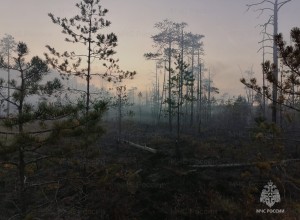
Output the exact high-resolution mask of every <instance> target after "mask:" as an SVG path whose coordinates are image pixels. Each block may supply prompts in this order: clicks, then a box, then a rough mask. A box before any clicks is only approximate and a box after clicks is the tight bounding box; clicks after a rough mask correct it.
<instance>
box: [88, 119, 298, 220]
mask: <svg viewBox="0 0 300 220" xmlns="http://www.w3.org/2000/svg"><path fill="white" fill-rule="evenodd" d="M127 126H128V127H129V129H128V130H125V132H124V133H123V137H122V138H124V139H126V140H128V141H131V142H134V143H137V144H141V145H144V144H146V145H147V146H148V147H151V148H154V149H157V150H158V151H159V152H158V153H157V154H153V153H150V152H148V151H144V150H141V149H138V148H135V147H133V146H130V145H128V144H123V143H120V142H118V138H117V136H116V132H115V130H114V128H113V127H110V128H108V130H107V133H106V135H105V136H104V137H103V138H102V139H101V140H100V141H99V143H98V146H100V148H101V159H100V160H101V163H102V165H103V166H102V168H103V170H105V172H106V174H105V175H106V176H109V180H107V182H105V181H103V182H102V184H103V185H102V186H101V187H103V188H102V189H101V190H100V192H99V198H98V199H100V198H101V199H100V200H101V201H102V202H101V204H102V205H103V206H102V205H100V203H98V202H99V201H98V200H97V199H96V200H95V201H94V204H98V205H99V206H98V207H97V210H102V211H101V213H102V214H103V216H102V217H103V219H105V218H107V219H254V218H255V219H299V218H300V217H299V216H300V200H299V198H300V173H299V172H298V167H299V165H300V163H299V161H298V162H296V161H292V162H287V163H273V162H269V161H281V160H285V159H293V158H294V159H295V158H299V147H298V146H297V144H295V143H290V142H286V143H283V142H282V141H279V140H274V141H272V142H270V141H269V140H261V139H258V138H255V134H252V133H251V132H246V133H247V135H245V134H240V133H239V132H238V133H232V132H231V133H230V132H228V131H227V132H224V131H218V132H216V131H213V132H203V133H202V134H201V135H199V134H191V133H190V134H189V132H188V130H186V132H185V133H184V132H183V134H182V136H181V140H180V142H179V147H180V151H181V157H180V158H177V157H176V153H175V152H176V151H175V146H176V144H178V143H177V142H176V140H175V138H174V137H172V136H170V135H169V134H167V133H166V132H165V129H164V128H161V129H160V128H151V127H149V126H144V127H143V126H134V125H132V124H129V125H127ZM254 162H255V163H256V164H255V165H250V166H242V164H247V163H254ZM233 163H234V164H241V166H237V167H230V166H229V167H222V166H221V167H218V166H219V165H220V164H233ZM206 165H212V167H205V166H206ZM214 165H215V167H213V166H214ZM269 180H272V181H273V182H274V184H275V185H276V186H277V188H278V190H279V192H280V195H281V202H280V203H277V204H275V205H274V206H273V207H272V208H273V209H281V210H282V209H284V214H259V213H256V212H257V209H267V208H268V207H267V206H266V205H265V204H262V203H260V201H259V199H260V195H261V191H262V189H263V188H264V186H265V185H266V184H267V183H268V182H269ZM95 208H96V207H95ZM91 219H92V218H91ZM95 219H97V218H95Z"/></svg>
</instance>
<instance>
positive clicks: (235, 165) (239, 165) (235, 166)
mask: <svg viewBox="0 0 300 220" xmlns="http://www.w3.org/2000/svg"><path fill="white" fill-rule="evenodd" d="M291 162H300V159H288V160H282V161H266V162H263V163H269V164H270V165H271V166H275V165H278V164H281V165H283V164H286V163H291ZM260 163H262V162H253V163H229V164H207V165H191V167H194V168H243V167H252V166H253V167H254V166H258V165H259V164H260Z"/></svg>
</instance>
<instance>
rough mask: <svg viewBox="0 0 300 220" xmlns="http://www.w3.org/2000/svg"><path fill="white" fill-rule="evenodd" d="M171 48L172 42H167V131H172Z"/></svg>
mask: <svg viewBox="0 0 300 220" xmlns="http://www.w3.org/2000/svg"><path fill="white" fill-rule="evenodd" d="M171 49H172V44H171V41H170V42H169V54H168V55H169V101H168V110H169V131H170V132H172V106H171V102H172V93H171V77H172V76H171Z"/></svg>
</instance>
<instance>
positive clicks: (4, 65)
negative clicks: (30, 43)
mask: <svg viewBox="0 0 300 220" xmlns="http://www.w3.org/2000/svg"><path fill="white" fill-rule="evenodd" d="M28 53H29V50H28V47H27V45H26V44H25V43H23V42H19V43H18V45H17V49H16V53H15V54H14V56H13V59H12V60H13V61H11V62H10V63H8V62H7V61H5V59H4V58H3V57H1V58H0V68H1V69H11V70H13V71H14V72H15V73H16V74H17V78H14V79H11V80H10V81H9V82H6V81H5V80H4V79H0V97H1V100H5V101H7V102H9V103H10V104H11V105H12V106H13V107H14V109H13V110H12V111H11V117H9V118H6V119H5V120H4V121H3V123H2V124H1V130H2V131H1V134H5V135H9V138H7V139H1V141H0V146H1V147H0V164H1V166H2V167H1V170H2V168H4V170H7V171H8V178H7V181H8V184H6V185H7V186H8V187H10V188H11V187H12V186H13V182H11V181H12V178H9V177H10V175H11V174H12V173H15V174H16V175H17V176H16V179H17V187H16V189H17V192H18V195H14V192H13V191H11V192H12V194H13V195H12V198H14V197H16V198H17V199H16V200H15V201H10V202H13V203H15V204H16V208H18V210H19V211H18V214H17V216H19V217H20V219H23V218H24V217H25V216H26V215H27V214H28V213H29V212H30V210H31V208H33V206H32V205H33V204H32V203H33V201H32V196H31V193H32V190H33V187H34V185H38V184H37V183H36V182H35V181H34V173H35V171H37V170H38V164H40V163H41V162H42V161H45V160H48V159H50V158H52V157H53V156H54V154H53V152H52V151H51V150H50V149H51V148H49V146H50V145H51V143H52V144H53V143H54V142H55V140H56V139H55V138H57V137H55V135H54V134H53V132H57V131H58V129H55V128H53V126H52V125H53V122H55V121H60V122H61V123H63V122H64V118H65V117H67V116H69V115H71V114H74V113H75V112H76V107H74V108H73V107H71V106H63V105H62V104H61V103H60V102H57V101H55V95H56V94H58V93H59V92H61V91H62V84H61V82H60V80H59V79H57V78H54V79H53V80H50V81H47V82H46V81H44V80H43V79H44V77H45V76H47V75H48V74H49V68H48V65H47V63H46V61H43V60H42V59H41V58H39V57H37V56H34V57H32V58H31V59H30V61H27V60H28V58H27V55H28ZM7 83H8V84H9V86H10V89H11V90H12V95H11V97H10V98H7V97H6V96H5V95H4V93H5V90H6V89H7V87H8V86H7ZM38 97H42V98H40V99H38ZM49 127H50V128H49ZM9 173H10V174H9ZM37 181H41V180H40V179H38V180H37ZM30 192H31V193H30ZM1 206H2V205H1ZM10 211H11V210H8V213H10ZM12 213H13V211H12V212H11V214H12Z"/></svg>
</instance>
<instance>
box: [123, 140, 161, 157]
mask: <svg viewBox="0 0 300 220" xmlns="http://www.w3.org/2000/svg"><path fill="white" fill-rule="evenodd" d="M120 142H121V143H124V144H128V145H130V146H132V147H136V148H139V149H142V150H146V151H149V152H151V153H154V154H156V153H157V150H156V149H153V148H150V147H147V146H142V145H139V144H135V143H132V142H130V141H126V140H120Z"/></svg>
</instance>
